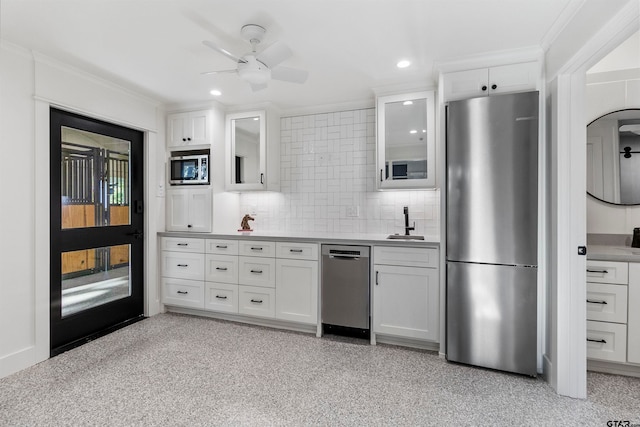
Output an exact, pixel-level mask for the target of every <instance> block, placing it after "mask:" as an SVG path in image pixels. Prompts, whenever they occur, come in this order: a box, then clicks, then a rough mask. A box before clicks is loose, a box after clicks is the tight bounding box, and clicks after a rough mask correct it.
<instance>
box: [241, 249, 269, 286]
mask: <svg viewBox="0 0 640 427" xmlns="http://www.w3.org/2000/svg"><path fill="white" fill-rule="evenodd" d="M238 276H239V277H238V283H240V284H241V285H250V286H265V287H269V288H273V287H275V286H276V259H275V258H258V257H246V256H241V257H239V266H238Z"/></svg>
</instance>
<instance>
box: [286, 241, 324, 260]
mask: <svg viewBox="0 0 640 427" xmlns="http://www.w3.org/2000/svg"><path fill="white" fill-rule="evenodd" d="M276 256H277V257H278V258H288V259H306V260H309V261H317V260H318V245H317V244H316V243H293V242H292V243H288V242H278V243H276Z"/></svg>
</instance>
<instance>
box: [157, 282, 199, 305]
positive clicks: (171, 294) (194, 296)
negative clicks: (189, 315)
mask: <svg viewBox="0 0 640 427" xmlns="http://www.w3.org/2000/svg"><path fill="white" fill-rule="evenodd" d="M161 281H162V302H163V303H164V304H168V305H176V306H180V307H189V308H204V283H203V282H202V281H198V280H187V279H176V278H172V277H163V278H162V279H161Z"/></svg>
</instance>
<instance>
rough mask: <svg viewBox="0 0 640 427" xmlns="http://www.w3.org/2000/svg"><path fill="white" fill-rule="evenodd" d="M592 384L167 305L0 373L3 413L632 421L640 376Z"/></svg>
mask: <svg viewBox="0 0 640 427" xmlns="http://www.w3.org/2000/svg"><path fill="white" fill-rule="evenodd" d="M588 387H589V395H590V398H589V399H588V400H575V399H570V398H565V397H560V396H557V395H556V394H555V393H554V392H553V390H551V388H550V387H549V386H548V385H547V384H546V383H545V382H544V381H542V380H541V379H531V378H526V377H521V376H516V375H509V374H504V373H498V372H493V371H487V370H482V369H477V368H470V367H466V366H461V365H455V364H449V363H447V362H446V361H444V360H443V359H440V358H439V357H438V356H437V355H436V354H434V353H430V352H423V351H416V350H410V349H404V348H399V347H393V346H385V345H378V346H369V345H365V344H364V343H362V342H360V341H357V340H349V339H342V338H335V339H332V338H322V339H319V338H316V337H315V336H312V335H306V334H298V333H293V332H287V331H279V330H273V329H267V328H261V327H256V326H247V325H241V324H235V323H231V322H223V321H217V320H212V319H202V318H195V317H189V316H181V315H175V314H163V315H158V316H155V317H153V318H150V319H146V320H144V321H142V322H139V323H136V324H133V325H131V326H128V327H127V328H125V329H122V330H119V331H117V332H115V333H113V334H110V335H108V336H105V337H102V338H100V339H98V340H95V341H93V342H90V343H88V344H86V345H84V346H82V347H79V348H76V349H74V350H71V351H69V352H67V353H64V354H62V355H60V356H58V357H55V358H53V359H50V360H47V361H45V362H43V363H40V364H38V365H36V366H33V367H31V368H29V369H26V370H24V371H21V372H19V373H17V374H15V375H12V376H10V377H7V378H4V379H0V425H2V426H32V425H37V426H85V425H87V426H89V425H95V426H107V425H108V426H211V425H224V426H239V425H257V426H269V425H286V426H301V425H325V426H338V425H350V426H389V425H400V426H405V425H408V426H426V425H509V426H514V425H517V426H521V425H532V426H540V425H562V426H567V425H569V426H576V425H594V426H605V425H607V424H606V423H607V421H609V420H629V421H630V422H631V424H633V423H640V379H637V378H626V377H620V376H613V375H604V374H595V373H590V374H589V377H588Z"/></svg>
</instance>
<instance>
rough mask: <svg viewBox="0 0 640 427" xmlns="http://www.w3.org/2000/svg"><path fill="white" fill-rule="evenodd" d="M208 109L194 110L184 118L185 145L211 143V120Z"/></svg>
mask: <svg viewBox="0 0 640 427" xmlns="http://www.w3.org/2000/svg"><path fill="white" fill-rule="evenodd" d="M209 117H210V113H209V111H208V110H204V111H194V112H192V113H189V115H188V116H187V117H186V119H185V123H184V127H185V133H186V136H187V145H201V144H211V121H210V119H209Z"/></svg>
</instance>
